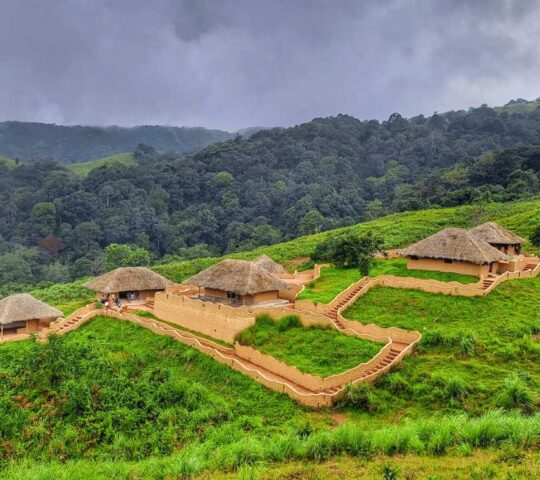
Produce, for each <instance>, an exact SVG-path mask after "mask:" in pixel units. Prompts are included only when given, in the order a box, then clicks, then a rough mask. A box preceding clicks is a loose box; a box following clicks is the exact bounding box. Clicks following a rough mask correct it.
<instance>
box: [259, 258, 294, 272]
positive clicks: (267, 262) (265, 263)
mask: <svg viewBox="0 0 540 480" xmlns="http://www.w3.org/2000/svg"><path fill="white" fill-rule="evenodd" d="M253 263H254V264H255V265H258V266H259V267H262V268H264V269H265V270H267V271H268V272H270V273H273V274H276V273H287V272H285V269H284V268H283V266H282V265H280V264H279V263H277V262H275V261H274V260H272V259H271V258H270V257H269V256H268V255H266V254H263V255H261V256H260V257H259V258H257V259H256V260H253Z"/></svg>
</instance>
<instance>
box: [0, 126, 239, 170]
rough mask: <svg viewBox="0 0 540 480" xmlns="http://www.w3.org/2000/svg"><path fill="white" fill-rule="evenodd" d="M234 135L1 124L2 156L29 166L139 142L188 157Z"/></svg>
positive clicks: (128, 148)
mask: <svg viewBox="0 0 540 480" xmlns="http://www.w3.org/2000/svg"><path fill="white" fill-rule="evenodd" d="M234 136H235V135H234V134H232V133H229V132H224V131H221V130H209V129H206V128H200V127H197V128H185V127H166V126H149V125H145V126H140V127H132V128H122V127H82V126H73V127H68V126H61V125H53V124H45V123H29V122H0V156H4V157H7V158H10V159H12V160H18V161H21V162H27V163H33V162H36V161H39V160H46V159H51V158H53V159H55V160H57V161H58V162H59V163H62V164H69V163H81V162H87V161H89V160H96V159H98V158H102V157H108V156H111V155H116V154H119V153H125V152H132V151H133V150H135V148H136V147H137V145H138V144H139V143H145V144H148V145H152V146H153V147H154V148H155V149H156V150H158V151H161V152H169V151H170V152H176V153H180V154H186V153H193V152H196V151H198V150H200V149H201V148H204V147H206V146H208V145H210V144H212V143H215V142H221V141H223V140H228V139H231V138H234ZM244 136H247V135H244Z"/></svg>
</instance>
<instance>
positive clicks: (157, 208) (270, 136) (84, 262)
mask: <svg viewBox="0 0 540 480" xmlns="http://www.w3.org/2000/svg"><path fill="white" fill-rule="evenodd" d="M134 156H135V159H136V162H135V163H134V164H133V165H121V164H111V165H106V166H103V167H100V168H96V169H94V170H92V171H91V172H90V173H89V174H88V175H87V176H85V177H82V176H77V175H76V174H75V173H73V172H72V171H70V170H68V169H66V168H65V167H63V166H61V165H59V164H58V163H57V162H55V161H53V160H47V161H40V162H37V163H35V164H32V165H29V164H24V163H21V164H19V165H17V166H15V167H13V166H9V165H4V166H2V164H0V284H2V285H3V287H2V288H3V291H7V290H9V289H11V290H13V289H15V288H23V286H25V285H30V284H35V283H37V282H39V281H49V282H61V281H68V280H71V279H74V278H79V277H81V276H84V275H88V274H95V273H99V272H101V271H103V270H104V269H106V268H111V267H113V266H116V265H122V264H146V263H150V262H151V261H159V259H165V260H167V259H170V258H171V257H175V258H195V257H200V256H210V255H217V254H221V253H227V252H234V251H239V250H244V249H251V248H253V247H256V246H258V245H264V244H272V243H276V242H279V241H281V240H285V239H289V238H293V237H295V236H298V235H303V234H309V233H315V232H318V231H322V230H325V229H330V228H335V227H339V226H344V225H348V224H352V223H355V222H359V221H363V220H367V219H371V218H375V217H378V216H381V215H384V214H386V213H390V212H397V211H405V210H415V209H421V208H427V207H435V206H454V205H459V204H464V203H472V202H484V201H488V200H491V201H511V200H517V199H523V198H528V197H532V196H534V195H536V194H538V192H539V190H540V186H539V184H540V108H538V107H537V108H535V109H530V110H527V111H523V112H518V113H509V112H506V111H504V110H503V111H498V110H495V109H492V108H488V107H486V106H482V107H480V108H477V109H470V110H469V111H453V112H448V113H444V114H435V115H433V116H431V117H424V116H417V117H414V118H410V119H406V118H403V117H401V116H400V115H398V114H393V115H392V116H391V117H390V118H389V119H388V120H387V121H384V122H378V121H374V120H370V121H359V120H357V119H355V118H353V117H350V116H347V115H338V116H337V117H331V118H318V119H314V120H313V121H311V122H308V123H305V124H302V125H298V126H295V127H292V128H287V129H284V128H276V129H271V130H264V131H261V132H258V133H255V134H254V135H253V136H251V137H250V138H248V139H244V138H241V137H236V138H235V139H232V140H228V141H224V142H221V143H216V144H213V145H211V146H209V147H207V148H205V149H203V150H201V151H199V152H197V153H195V154H192V155H183V156H177V155H172V154H160V153H158V152H157V151H156V149H155V148H153V147H150V146H146V145H139V146H138V148H137V149H136V150H135V153H134ZM111 245H112V246H111ZM15 284H17V285H18V287H14V285H15Z"/></svg>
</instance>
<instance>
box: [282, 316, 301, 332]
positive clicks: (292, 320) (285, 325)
mask: <svg viewBox="0 0 540 480" xmlns="http://www.w3.org/2000/svg"><path fill="white" fill-rule="evenodd" d="M277 327H278V330H279V331H280V332H285V331H286V330H290V329H291V328H300V327H302V324H301V323H300V318H298V316H296V315H287V316H285V317H282V318H280V319H279V320H278V322H277Z"/></svg>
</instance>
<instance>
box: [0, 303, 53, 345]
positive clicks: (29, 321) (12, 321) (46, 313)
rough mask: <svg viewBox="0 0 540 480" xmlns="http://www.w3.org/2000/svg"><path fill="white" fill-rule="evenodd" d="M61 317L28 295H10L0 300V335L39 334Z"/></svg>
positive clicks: (49, 307)
mask: <svg viewBox="0 0 540 480" xmlns="http://www.w3.org/2000/svg"><path fill="white" fill-rule="evenodd" d="M63 315H64V314H63V313H62V312H61V311H60V310H57V309H56V308H53V307H51V306H50V305H47V304H46V303H44V302H42V301H41V300H38V299H37V298H34V297H33V296H32V295H29V294H28V293H20V294H17V295H11V296H9V297H6V298H3V299H2V300H0V335H1V336H2V338H4V337H6V336H10V335H18V334H22V333H34V332H40V331H42V330H43V329H45V328H48V327H49V325H50V323H51V321H53V320H56V319H57V318H58V317H62V316H63Z"/></svg>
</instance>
